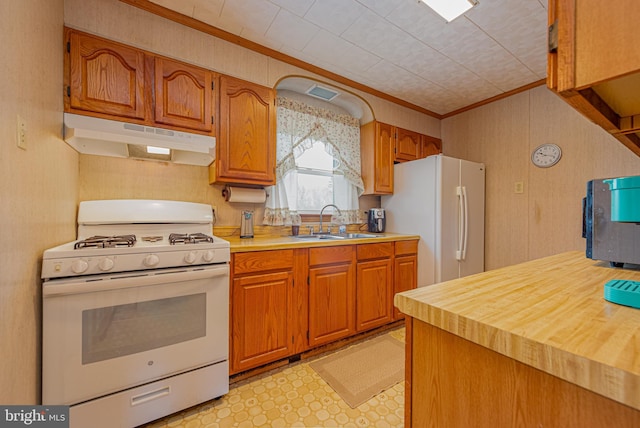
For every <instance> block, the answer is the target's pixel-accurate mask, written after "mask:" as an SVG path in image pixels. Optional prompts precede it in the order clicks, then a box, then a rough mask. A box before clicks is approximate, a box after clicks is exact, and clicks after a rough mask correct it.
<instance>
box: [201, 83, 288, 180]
mask: <svg viewBox="0 0 640 428" xmlns="http://www.w3.org/2000/svg"><path fill="white" fill-rule="evenodd" d="M219 125H220V133H219V137H218V141H217V144H216V146H217V149H216V150H217V157H216V161H215V162H214V164H212V166H211V169H210V177H209V178H210V182H231V183H244V184H256V185H272V184H275V166H276V110H275V91H274V90H273V89H271V88H267V87H264V86H260V85H256V84H254V83H250V82H246V81H244V80H240V79H236V78H233V77H228V76H221V77H220V124H219Z"/></svg>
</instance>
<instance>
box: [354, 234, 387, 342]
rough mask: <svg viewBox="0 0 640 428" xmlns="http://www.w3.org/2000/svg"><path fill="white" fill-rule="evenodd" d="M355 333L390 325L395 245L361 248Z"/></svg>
mask: <svg viewBox="0 0 640 428" xmlns="http://www.w3.org/2000/svg"><path fill="white" fill-rule="evenodd" d="M357 258H358V264H357V272H356V277H357V281H356V329H357V331H365V330H369V329H372V328H374V327H379V326H381V325H384V324H387V323H389V322H391V320H392V318H393V307H392V304H391V299H392V297H393V296H392V293H393V276H392V267H393V262H392V258H393V242H385V243H380V244H365V245H358V252H357Z"/></svg>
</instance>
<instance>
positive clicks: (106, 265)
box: [98, 257, 115, 271]
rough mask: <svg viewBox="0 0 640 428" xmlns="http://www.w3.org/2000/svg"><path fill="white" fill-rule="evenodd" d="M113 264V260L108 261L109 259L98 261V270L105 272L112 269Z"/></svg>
mask: <svg viewBox="0 0 640 428" xmlns="http://www.w3.org/2000/svg"><path fill="white" fill-rule="evenodd" d="M114 264H115V263H114V262H113V259H110V258H109V257H105V258H104V259H102V260H100V262H99V263H98V268H99V269H100V270H101V271H107V270H111V269H113V265H114Z"/></svg>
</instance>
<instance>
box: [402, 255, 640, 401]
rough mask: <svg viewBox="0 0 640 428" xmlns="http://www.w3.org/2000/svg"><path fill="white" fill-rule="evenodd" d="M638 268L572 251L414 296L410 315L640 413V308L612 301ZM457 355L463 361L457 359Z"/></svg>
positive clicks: (405, 302)
mask: <svg viewBox="0 0 640 428" xmlns="http://www.w3.org/2000/svg"><path fill="white" fill-rule="evenodd" d="M611 279H628V280H635V281H640V270H638V269H614V268H610V267H609V264H608V263H606V262H598V261H594V260H591V259H587V258H586V257H585V256H584V253H583V252H578V251H575V252H568V253H563V254H559V255H555V256H551V257H545V258H542V259H538V260H533V261H530V262H526V263H522V264H518V265H514V266H509V267H505V268H502V269H496V270H493V271H489V272H484V273H480V274H476V275H471V276H468V277H465V278H460V279H456V280H452V281H447V282H443V283H439V284H435V285H431V286H428V287H423V288H418V289H415V290H411V291H406V292H403V293H400V294H397V295H396V296H395V300H394V303H395V305H396V306H397V307H398V309H400V311H402V312H404V313H405V314H407V315H409V316H411V317H413V318H415V319H417V320H420V321H423V322H426V323H428V324H431V325H433V326H435V327H438V328H441V329H443V330H446V331H448V332H450V333H453V334H455V335H457V336H459V337H462V338H464V339H467V340H469V341H471V342H474V343H476V344H478V345H481V346H484V347H486V348H489V349H491V350H493V351H496V352H498V353H500V354H503V355H505V356H507V357H510V358H513V359H515V360H517V361H520V362H522V363H524V364H527V365H529V366H532V367H535V368H537V369H539V370H542V371H544V372H547V373H549V374H551V375H553V376H556V377H558V378H561V379H564V380H566V381H568V382H571V383H573V384H576V385H578V386H581V387H583V388H586V389H588V390H590V391H593V392H595V393H598V394H601V395H603V396H605V397H608V398H610V399H612V400H616V401H618V402H620V403H623V404H626V405H628V406H630V407H633V408H635V409H637V410H640V309H635V308H630V307H626V306H622V305H618V304H615V303H611V302H608V301H606V300H605V299H604V297H603V294H604V291H603V290H604V288H603V287H604V284H605V283H606V282H607V281H608V280H611ZM452 358H455V356H452Z"/></svg>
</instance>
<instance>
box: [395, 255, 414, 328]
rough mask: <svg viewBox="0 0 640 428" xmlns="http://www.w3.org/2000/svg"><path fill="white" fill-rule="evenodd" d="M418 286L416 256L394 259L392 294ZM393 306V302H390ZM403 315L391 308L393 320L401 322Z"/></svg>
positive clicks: (396, 309)
mask: <svg viewBox="0 0 640 428" xmlns="http://www.w3.org/2000/svg"><path fill="white" fill-rule="evenodd" d="M417 284H418V256H417V255H415V254H414V255H408V256H400V257H396V258H395V260H394V266H393V294H394V295H395V294H396V293H400V292H402V291H407V290H413V289H414V288H416V286H417ZM391 304H392V305H393V300H392V302H391ZM403 318H404V314H403V313H402V312H400V311H399V310H398V308H396V307H395V306H394V307H393V320H394V321H397V320H401V319H403Z"/></svg>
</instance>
